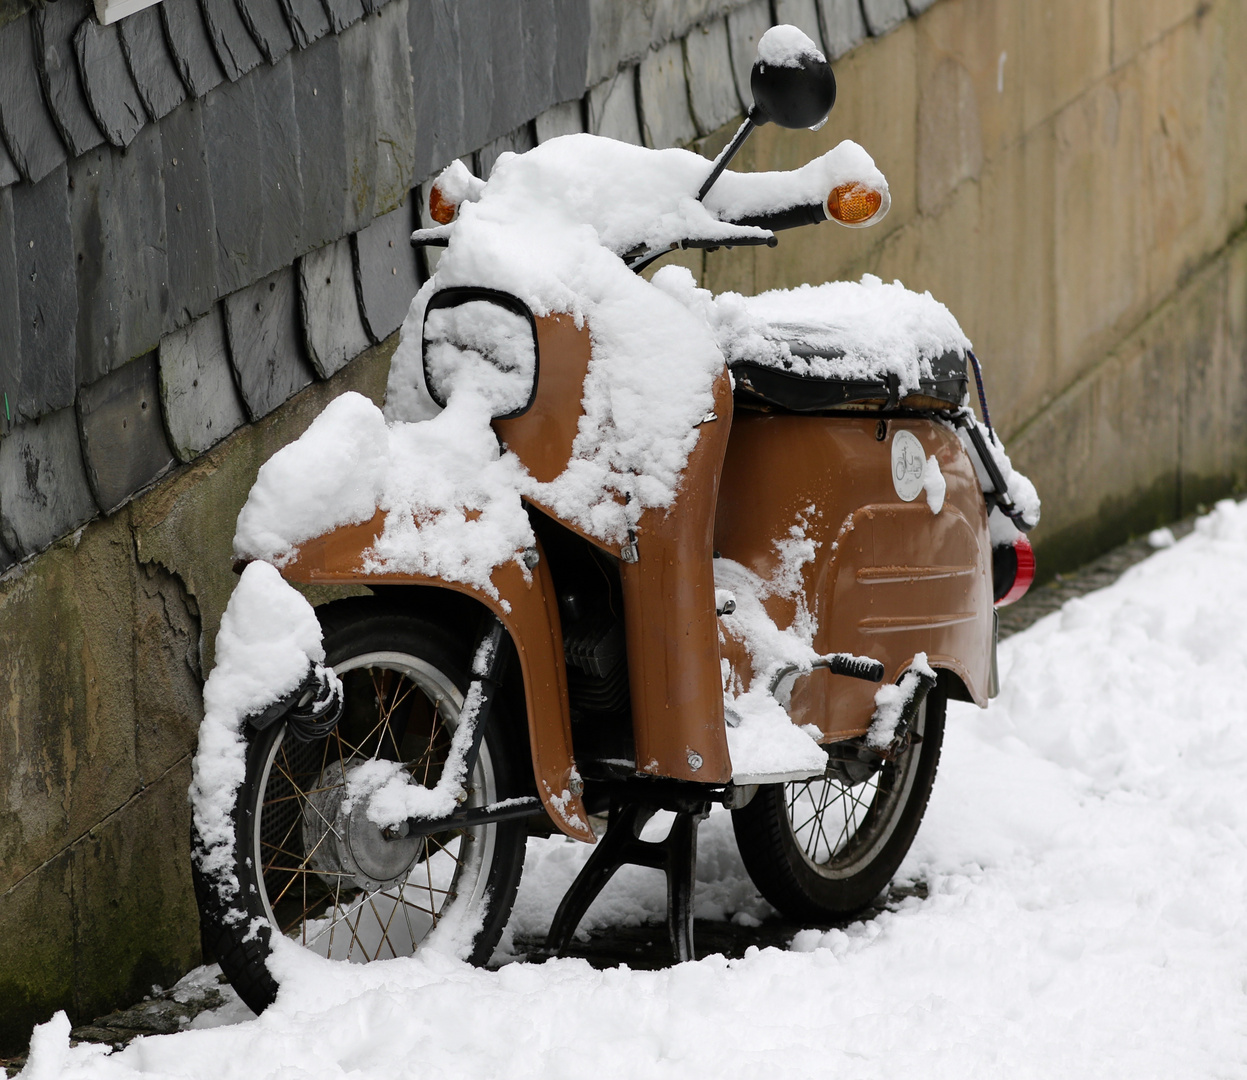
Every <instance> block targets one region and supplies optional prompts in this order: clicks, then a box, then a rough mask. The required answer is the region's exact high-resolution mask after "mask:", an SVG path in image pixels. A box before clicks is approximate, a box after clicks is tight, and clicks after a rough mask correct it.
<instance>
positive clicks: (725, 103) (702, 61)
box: [684, 19, 742, 135]
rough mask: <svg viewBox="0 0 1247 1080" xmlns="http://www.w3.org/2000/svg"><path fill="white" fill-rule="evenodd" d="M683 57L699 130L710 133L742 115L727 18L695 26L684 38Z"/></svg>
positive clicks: (694, 116)
mask: <svg viewBox="0 0 1247 1080" xmlns="http://www.w3.org/2000/svg"><path fill="white" fill-rule="evenodd" d="M684 61H685V74H686V75H687V77H688V96H689V105H690V106H691V108H692V112H693V119H694V120H695V121H696V123H697V131H698V133H699V134H701V135H709V134H710V132H712V131H715V130H716V129H718V128H720V127H722V126H723V125H724V124H726V123H727V122H728V121H729V120H733V119H735V118H736V117H738V116H740V115H741V112H742V107H741V101H740V96H739V95H738V94H737V93H736V77H735V73H734V71H733V70H732V50H731V46H730V43H729V42H728V32H727V20H726V19H715V20H714V22H710V23H706V24H705V25H704V26H698V27H694V28H693V29H692V30H691V31H690V32H689V35H688V37H687V38H685V39H684Z"/></svg>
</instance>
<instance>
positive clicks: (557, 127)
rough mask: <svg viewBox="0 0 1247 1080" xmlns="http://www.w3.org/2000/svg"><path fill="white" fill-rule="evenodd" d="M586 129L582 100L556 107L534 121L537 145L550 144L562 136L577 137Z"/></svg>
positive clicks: (547, 110)
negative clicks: (552, 140)
mask: <svg viewBox="0 0 1247 1080" xmlns="http://www.w3.org/2000/svg"><path fill="white" fill-rule="evenodd" d="M584 129H585V109H584V102H583V101H582V100H581V99H580V98H576V99H575V100H574V101H565V102H563V104H561V105H554V106H552V107H551V108H549V109H546V111H545V112H543V113H541V114H540V115H539V116H538V117H537V119H536V120H534V121H533V130H534V132H535V133H536V136H537V143H538V144H539V145H540V144H541V143H543V142H549V141H550V140H551V139H557V138H558V137H559V136H560V135H577V134H579V133H580V132H582V131H584Z"/></svg>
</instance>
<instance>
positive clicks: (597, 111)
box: [586, 67, 641, 146]
mask: <svg viewBox="0 0 1247 1080" xmlns="http://www.w3.org/2000/svg"><path fill="white" fill-rule="evenodd" d="M636 79H637V74H636V68H634V67H632V68H625V69H624V70H623V71H621V72H619V73H618V74H616V75H614V76H612V77H611V78H609V79H607V80H606V81H605V82H602V83H598V85H597V86H595V87H593V88H592V89H591V90H590V91H589V93H588V96H587V99H586V101H587V105H588V113H589V130H590V131H591V132H593V134H594V135H604V136H605V137H606V138H608V139H619V140H620V141H621V142H627V143H633V144H635V145H637V146H640V145H641V120H640V117H639V116H637V98H636V95H637V90H636Z"/></svg>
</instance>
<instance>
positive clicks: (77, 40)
mask: <svg viewBox="0 0 1247 1080" xmlns="http://www.w3.org/2000/svg"><path fill="white" fill-rule="evenodd" d="M74 48H75V49H76V50H77V53H78V71H79V73H80V74H81V75H82V85H83V88H84V89H85V90H86V94H87V103H88V104H89V105H90V106H91V114H92V115H93V116H94V117H95V122H96V123H97V124H99V126H100V130H101V131H102V132H103V133H104V138H106V139H107V140H108V141H109V142H110V143H112V144H113V145H114V146H118V147H123V148H124V147H127V146H129V145H130V143H131V141H133V139H134V136H135V135H137V134H138V133H139V130H140V129H141V128H142V127H143V126H144V125H145V124H146V123H147V110H146V109H144V108H143V100H142V98H140V97H139V90H138V87H137V86H135V85H134V80H133V79H132V78H131V77H130V69H129V68H128V67H127V66H126V58H125V54H124V53H123V52H122V51H121V35H120V34H119V33H118V31H117V25H116V24H115V23H114V24H113V25H112V26H100V25H99V24H98V23H96V22H95V21H94V20H93V19H85V20H83V22H82V23H81V25H79V27H78V31H77V33H75V34H74Z"/></svg>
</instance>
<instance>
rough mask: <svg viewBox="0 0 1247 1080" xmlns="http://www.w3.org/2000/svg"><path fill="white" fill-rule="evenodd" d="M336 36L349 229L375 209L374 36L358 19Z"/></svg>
mask: <svg viewBox="0 0 1247 1080" xmlns="http://www.w3.org/2000/svg"><path fill="white" fill-rule="evenodd" d="M337 40H338V52H339V60H338V65H339V70H340V73H341V78H342V110H343V112H342V116H343V124H344V129H343V135H344V137H345V139H346V176H347V180H348V182H349V184H350V187H349V189H348V191H347V196H346V204H345V209H344V213H345V216H344V218H343V225H344V226H345V227H346V230H347V231H348V232H353V231H355V230H356V229H362V228H363V227H364V226H365V225H367V224H368V222H370V221H371V220H372V217H373V214H374V213H375V212H376V192H375V189H374V187H373V183H372V178H373V177H374V176H376V175H377V153H378V143H377V136H378V114H377V107H376V102H375V101H374V100H373V96H374V92H375V90H374V87H375V83H374V81H373V78H372V62H373V61H372V52H373V39H372V29H371V26H370V25H369V22H368V20H364V21H362V22H357V23H356V24H355V25H354V26H352V27H350V28H349V29H348V30H346V31H344V32H343V33H341V34H339V35H338V39H337ZM417 123H418V120H417ZM338 235H339V236H340V235H341V233H339V234H338ZM334 239H337V237H334Z"/></svg>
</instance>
